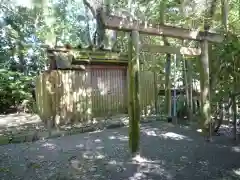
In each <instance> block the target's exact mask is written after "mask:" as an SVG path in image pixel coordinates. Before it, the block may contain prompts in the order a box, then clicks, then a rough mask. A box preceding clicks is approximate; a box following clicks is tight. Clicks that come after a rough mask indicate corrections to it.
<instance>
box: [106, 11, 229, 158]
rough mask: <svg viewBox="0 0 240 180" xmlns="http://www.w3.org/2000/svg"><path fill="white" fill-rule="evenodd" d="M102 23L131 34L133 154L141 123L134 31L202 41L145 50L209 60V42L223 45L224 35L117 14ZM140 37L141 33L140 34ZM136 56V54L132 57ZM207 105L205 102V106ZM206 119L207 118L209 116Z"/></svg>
mask: <svg viewBox="0 0 240 180" xmlns="http://www.w3.org/2000/svg"><path fill="white" fill-rule="evenodd" d="M102 21H103V23H104V25H105V28H106V29H111V30H116V31H125V32H130V35H131V38H130V40H129V66H128V72H129V77H130V78H129V81H128V87H129V96H128V99H129V117H130V119H129V121H130V122H129V125H130V127H129V133H130V134H129V145H130V147H131V150H132V153H136V152H137V151H138V149H139V142H138V139H139V136H140V133H139V132H140V130H139V121H140V105H139V94H140V93H139V51H140V47H139V36H138V35H137V36H133V34H134V32H139V33H142V34H148V35H155V36H166V37H172V38H178V39H188V40H195V41H200V43H201V48H200V49H196V48H187V47H181V48H177V47H170V46H157V45H142V47H141V48H142V50H143V51H150V52H161V53H171V54H185V55H195V56H196V55H200V57H201V58H203V59H207V65H209V60H208V57H209V55H208V42H214V43H221V42H222V41H223V40H224V38H225V37H224V36H223V35H220V34H216V33H211V32H205V31H204V32H203V31H192V30H189V29H185V28H179V27H173V26H166V25H154V24H149V23H147V22H142V21H139V20H132V19H130V18H123V17H119V16H115V15H106V14H104V13H103V14H102ZM137 34H138V33H137ZM133 53H135V54H134V55H133ZM202 73H203V74H204V76H205V78H207V79H206V80H207V81H208V82H209V70H208V69H204V68H203V72H202ZM208 85H209V83H207V84H205V83H204V85H203V87H202V88H203V90H204V91H205V92H204V93H207V94H206V95H207V97H209V93H210V92H209V91H207V90H206V89H207V88H208ZM205 103H206V100H205V101H204V102H203V104H205ZM206 118H207V117H206Z"/></svg>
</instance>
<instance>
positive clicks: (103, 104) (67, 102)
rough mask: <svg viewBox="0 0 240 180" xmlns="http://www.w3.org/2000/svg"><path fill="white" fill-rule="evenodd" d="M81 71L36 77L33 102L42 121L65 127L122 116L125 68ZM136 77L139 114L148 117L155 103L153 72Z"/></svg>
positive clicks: (124, 108)
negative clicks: (138, 83) (64, 125)
mask: <svg viewBox="0 0 240 180" xmlns="http://www.w3.org/2000/svg"><path fill="white" fill-rule="evenodd" d="M85 69H86V70H85V71H79V70H55V71H50V72H43V73H42V74H40V75H39V76H38V77H37V79H36V100H37V107H38V114H39V116H40V117H41V119H42V120H43V121H46V120H48V119H51V117H54V116H56V115H57V116H58V117H59V118H60V124H65V123H66V124H67V123H70V122H71V123H74V122H76V123H77V122H86V121H87V120H89V118H95V117H106V116H109V115H116V114H123V113H126V110H127V107H128V103H127V99H128V97H127V91H128V88H127V76H128V75H127V73H126V70H127V69H126V67H124V66H109V67H107V66H103V65H94V66H93V65H90V66H86V67H85ZM140 76H141V82H140V96H141V97H142V98H141V99H140V100H141V101H140V109H141V112H142V113H141V114H142V115H149V113H151V109H152V107H153V106H154V101H155V96H154V91H155V90H154V79H153V72H149V71H144V72H141V73H140ZM128 77H129V76H128Z"/></svg>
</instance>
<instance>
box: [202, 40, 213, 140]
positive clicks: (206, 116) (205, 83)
mask: <svg viewBox="0 0 240 180" xmlns="http://www.w3.org/2000/svg"><path fill="white" fill-rule="evenodd" d="M201 51H202V52H201V56H200V85H201V122H202V128H203V132H204V135H205V136H207V138H209V140H210V139H211V115H210V113H211V110H210V109H211V108H210V88H209V86H210V83H209V82H210V81H209V59H208V41H207V40H203V41H202V42H201Z"/></svg>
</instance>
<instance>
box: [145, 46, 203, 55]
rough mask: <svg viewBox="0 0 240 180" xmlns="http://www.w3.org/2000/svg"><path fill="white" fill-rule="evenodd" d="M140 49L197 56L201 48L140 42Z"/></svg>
mask: <svg viewBox="0 0 240 180" xmlns="http://www.w3.org/2000/svg"><path fill="white" fill-rule="evenodd" d="M141 50H142V51H143V52H150V53H168V54H183V55H187V56H199V55H200V54H201V49H198V48H188V47H172V46H160V45H153V44H142V45H141Z"/></svg>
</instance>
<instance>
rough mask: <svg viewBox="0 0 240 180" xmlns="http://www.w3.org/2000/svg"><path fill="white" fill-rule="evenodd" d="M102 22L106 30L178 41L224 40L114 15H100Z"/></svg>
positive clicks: (220, 37) (219, 37) (215, 34)
mask: <svg viewBox="0 0 240 180" xmlns="http://www.w3.org/2000/svg"><path fill="white" fill-rule="evenodd" d="M102 20H103V22H104V24H105V27H106V28H107V29H112V30H119V31H127V32H131V31H132V30H136V31H139V32H140V33H144V34H149V35H157V36H169V37H173V38H180V39H190V40H197V41H201V40H204V39H205V40H208V41H210V42H216V43H220V42H222V41H223V40H224V36H223V35H220V34H217V33H210V32H207V33H205V32H202V31H197V30H190V29H185V28H179V27H173V26H166V25H153V24H148V23H147V22H142V21H139V20H130V19H128V18H123V17H119V16H114V15H109V16H106V15H104V14H103V15H102Z"/></svg>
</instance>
